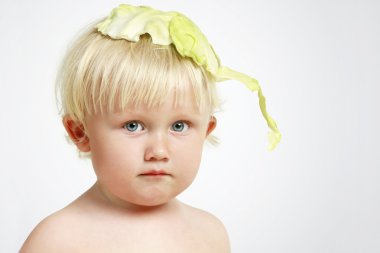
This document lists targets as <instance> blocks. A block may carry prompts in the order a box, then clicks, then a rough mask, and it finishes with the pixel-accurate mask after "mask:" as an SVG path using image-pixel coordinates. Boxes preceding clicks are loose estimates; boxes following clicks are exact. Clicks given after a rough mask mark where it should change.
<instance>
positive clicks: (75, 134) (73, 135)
mask: <svg viewBox="0 0 380 253" xmlns="http://www.w3.org/2000/svg"><path fill="white" fill-rule="evenodd" d="M62 123H63V126H64V127H65V129H66V132H67V133H68V135H69V137H70V139H71V140H72V141H73V142H74V144H75V145H76V146H77V147H78V149H79V150H80V151H82V152H89V151H90V150H91V148H90V140H89V138H88V136H87V135H86V132H85V129H84V126H83V124H82V123H80V122H78V121H75V120H73V119H72V118H71V117H70V116H68V115H66V116H64V117H63V119H62Z"/></svg>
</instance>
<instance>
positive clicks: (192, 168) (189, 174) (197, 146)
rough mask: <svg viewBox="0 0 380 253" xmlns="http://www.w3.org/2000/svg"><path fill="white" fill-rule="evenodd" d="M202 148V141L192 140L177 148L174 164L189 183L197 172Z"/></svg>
mask: <svg viewBox="0 0 380 253" xmlns="http://www.w3.org/2000/svg"><path fill="white" fill-rule="evenodd" d="M189 144H190V145H189ZM202 149H203V141H200V140H199V141H194V140H193V141H191V142H190V143H187V144H186V145H184V146H183V147H181V148H180V149H178V150H177V154H176V156H175V157H176V165H175V166H176V167H177V168H178V170H179V171H180V172H181V175H182V176H183V178H184V180H185V181H187V182H190V183H191V182H192V181H193V180H194V177H195V176H196V174H197V172H198V169H199V166H200V162H201V157H202Z"/></svg>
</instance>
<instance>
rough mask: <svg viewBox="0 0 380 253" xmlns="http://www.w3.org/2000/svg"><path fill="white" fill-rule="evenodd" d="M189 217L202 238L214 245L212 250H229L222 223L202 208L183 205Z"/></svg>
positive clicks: (222, 252) (221, 252)
mask: <svg viewBox="0 0 380 253" xmlns="http://www.w3.org/2000/svg"><path fill="white" fill-rule="evenodd" d="M185 206H186V209H187V213H188V215H189V219H191V221H192V223H193V225H194V226H196V228H197V229H198V232H199V233H200V235H201V236H203V237H204V238H207V240H208V242H209V243H210V244H211V245H214V246H213V247H215V251H213V252H220V253H224V252H226V253H227V252H230V242H229V238H228V234H227V231H226V229H225V227H224V225H223V223H222V222H221V221H220V220H219V219H218V218H217V217H216V216H215V215H213V214H211V213H209V212H206V211H204V210H201V209H198V208H194V207H191V206H188V205H185Z"/></svg>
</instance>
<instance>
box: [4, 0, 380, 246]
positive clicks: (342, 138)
mask: <svg viewBox="0 0 380 253" xmlns="http://www.w3.org/2000/svg"><path fill="white" fill-rule="evenodd" d="M119 3H120V2H119V1H100V0H91V1H90V0H84V1H83V0H82V1H74V0H71V1H56V0H54V1H47V0H46V1H43V0H39V1H4V0H2V1H1V3H0V24H1V26H0V27H1V35H0V36H1V40H0V55H1V57H0V71H1V82H0V85H1V91H0V119H1V124H0V134H1V142H0V156H1V160H0V161H1V163H0V179H1V184H0V202H1V208H0V224H1V225H0V252H16V251H17V250H18V249H19V247H20V246H21V244H22V242H23V241H24V240H25V238H26V237H27V235H28V234H29V233H30V231H31V230H32V228H33V227H34V226H35V225H36V224H37V223H38V222H39V221H40V220H41V219H43V218H44V217H46V216H47V215H49V214H50V213H52V212H54V211H56V210H58V209H60V208H62V207H64V206H65V205H67V204H68V203H70V202H71V201H72V200H73V199H75V198H76V197H77V196H79V195H80V194H81V193H82V192H83V191H85V190H86V189H87V188H88V187H89V186H91V185H92V183H93V182H94V179H95V177H94V175H93V173H92V171H91V164H90V162H89V161H86V160H80V159H78V158H77V154H76V151H75V148H74V146H72V145H68V144H67V142H66V140H65V134H64V129H63V127H62V126H61V123H60V118H59V116H58V112H57V108H56V106H55V102H54V90H53V86H54V79H55V74H56V71H57V67H58V64H59V61H60V59H61V58H62V56H63V53H64V51H65V49H66V46H67V44H68V42H69V41H70V40H71V39H72V37H73V36H74V35H75V34H76V33H77V31H78V30H79V29H80V28H81V27H83V26H85V25H86V24H88V23H89V22H91V21H93V20H95V19H97V18H99V17H102V16H104V15H107V14H108V12H109V11H110V10H111V9H112V8H113V7H115V6H117V5H118V4H119ZM129 3H131V4H144V5H151V6H154V7H156V8H159V9H163V10H177V11H181V12H183V13H185V14H186V15H187V16H189V17H190V18H192V19H193V20H194V21H195V22H196V23H197V24H198V25H199V26H200V27H201V29H202V30H203V31H204V33H205V34H206V35H207V37H208V38H209V40H210V42H211V43H212V44H213V46H214V48H215V50H216V52H217V53H218V54H219V56H220V58H221V60H222V62H223V63H224V64H225V65H227V66H229V67H232V68H235V69H238V70H240V71H243V72H245V73H249V74H251V75H252V76H254V77H255V78H257V79H258V80H259V81H260V83H261V84H262V86H263V91H264V94H265V95H266V96H267V103H268V110H269V112H270V113H271V114H272V116H273V117H274V118H275V119H276V120H277V121H278V124H279V127H280V129H281V130H282V133H283V136H284V138H283V141H282V143H281V144H280V146H279V147H278V149H277V150H275V151H274V152H267V151H266V132H267V129H266V126H265V123H264V121H263V120H262V118H261V115H260V112H259V109H258V105H257V102H258V101H257V96H256V94H251V93H250V92H249V91H248V90H246V89H245V88H244V87H243V85H241V84H240V83H237V82H232V81H231V82H225V83H221V84H219V87H220V95H221V97H222V98H223V100H224V105H223V112H220V113H218V114H217V118H218V120H219V125H218V128H217V130H216V134H217V135H218V136H219V138H220V140H221V144H220V145H219V147H216V148H214V147H211V146H210V145H207V146H206V149H205V152H204V160H203V163H202V166H201V170H200V173H199V175H198V178H197V179H196V181H195V182H194V184H193V185H192V186H191V187H190V188H189V189H188V190H187V191H186V192H185V193H183V194H182V195H181V196H180V199H181V200H183V201H185V202H187V203H189V204H191V205H193V206H196V207H199V208H202V209H205V210H208V211H210V212H212V213H214V214H215V215H217V216H218V217H219V218H220V219H221V220H222V221H223V222H224V224H225V225H226V227H227V230H228V232H229V235H230V239H231V244H232V250H233V252H260V253H275V252H276V253H277V252H281V253H285V252H289V253H298V252H299V253H306V252H315V253H317V252H345V253H350V252H380V218H379V213H380V197H379V192H380V186H379V179H380V172H379V169H380V154H379V153H380V152H379V146H378V145H379V141H380V134H379V129H380V120H379V115H380V113H379V109H380V102H379V98H378V97H379V92H380V88H379V84H380V81H379V72H380V49H379V45H380V15H379V13H380V2H379V1H369V0H367V1H327V0H322V1H290V0H285V1H280V0H278V1H271V0H269V1H243V0H235V1H163V0H162V1H153V0H151V1H129Z"/></svg>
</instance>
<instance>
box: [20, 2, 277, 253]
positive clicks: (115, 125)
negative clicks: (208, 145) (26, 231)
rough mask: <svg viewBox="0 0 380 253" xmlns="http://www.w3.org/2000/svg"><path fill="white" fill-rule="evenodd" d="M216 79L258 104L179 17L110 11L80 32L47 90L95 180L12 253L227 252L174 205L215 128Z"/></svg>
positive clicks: (202, 224) (195, 212)
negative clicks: (57, 100) (55, 94)
mask: <svg viewBox="0 0 380 253" xmlns="http://www.w3.org/2000/svg"><path fill="white" fill-rule="evenodd" d="M228 78H235V79H238V80H241V81H243V82H244V83H246V84H247V86H249V87H250V88H251V89H252V90H257V91H258V92H259V97H260V98H261V99H263V96H262V93H261V89H260V87H259V86H258V84H257V83H255V81H254V79H249V78H248V79H249V80H248V79H247V76H245V75H243V74H241V73H238V72H234V71H233V70H231V69H228V68H225V67H221V66H220V65H219V60H218V58H217V56H216V55H215V53H214V51H213V50H212V47H211V46H210V45H209V44H208V42H207V40H206V39H205V37H204V35H203V34H202V33H201V32H200V31H199V30H198V29H197V28H196V26H195V25H194V24H193V23H192V22H191V21H189V20H188V19H187V18H186V17H184V16H183V15H181V14H179V13H175V12H161V11H157V10H154V9H151V8H148V7H133V6H128V5H120V6H119V7H118V8H116V9H115V10H114V11H113V12H112V13H111V15H110V16H109V17H108V18H107V19H105V20H104V21H103V22H101V23H99V24H98V25H97V26H96V28H91V29H90V30H89V31H88V32H86V33H85V34H83V35H82V36H81V37H80V38H79V39H78V40H77V41H76V42H75V43H74V44H73V46H72V48H71V49H70V50H69V52H68V54H67V56H66V58H65V61H64V63H63V65H62V69H61V71H60V78H59V88H60V95H61V98H62V107H63V124H64V126H65V129H66V130H67V133H68V135H69V136H70V138H71V140H72V141H73V143H74V144H75V145H76V147H77V148H78V150H79V151H80V152H83V153H88V154H89V155H90V157H91V160H92V164H93V168H94V171H95V173H96V176H97V181H96V183H95V184H94V185H93V186H92V187H91V188H90V189H89V190H88V191H87V192H85V193H84V194H83V195H82V196H80V197H79V198H78V199H77V200H75V201H74V202H72V203H71V204H70V205H68V206H67V207H65V208H64V209H62V210H60V211H58V212H57V213H55V214H53V215H51V216H49V217H47V218H46V219H45V220H43V221H42V222H41V223H40V224H39V225H38V226H37V227H36V228H35V229H34V230H33V232H32V233H31V235H30V236H29V237H28V239H27V240H26V242H25V244H24V245H23V247H22V249H21V251H20V252H21V253H33V252H38V253H44V252H91V253H96V252H115V253H116V252H165V253H169V252H208V253H211V252H217V253H223V252H230V249H229V248H230V247H229V241H228V236H227V233H226V231H225V229H224V227H223V225H222V223H221V222H220V221H219V220H218V219H217V218H215V217H214V216H213V215H211V214H209V213H207V212H204V211H202V210H199V209H196V208H193V207H190V206H188V205H186V204H184V203H181V202H180V201H179V200H177V199H176V198H175V197H176V196H177V195H178V194H179V193H181V192H182V191H183V190H185V189H186V188H187V187H188V186H189V185H190V184H191V183H192V181H193V180H194V178H195V176H196V173H197V171H198V168H199V164H200V159H201V154H202V147H203V144H204V141H205V140H206V139H207V138H208V137H210V134H211V133H212V131H213V130H214V128H215V127H216V119H215V117H214V116H213V112H214V110H215V108H216V107H217V106H218V99H217V96H216V88H215V81H218V80H222V79H223V80H224V79H228ZM242 79H244V80H242ZM261 105H263V106H262V107H261V108H262V111H263V114H264V116H265V117H266V119H267V121H268V125H269V126H270V127H271V129H272V130H273V133H274V135H272V136H275V137H276V136H277V138H279V137H278V136H279V132H278V130H277V128H276V127H275V123H274V121H273V120H272V119H271V118H270V117H269V115H267V113H266V111H265V101H264V102H263V101H262V100H261ZM272 140H273V139H272ZM277 141H279V139H277ZM274 145H275V144H274Z"/></svg>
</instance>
